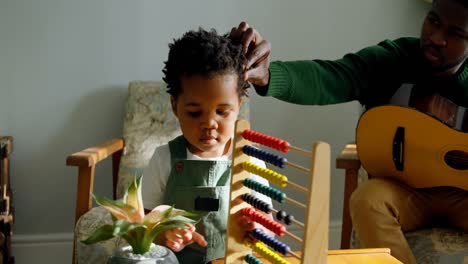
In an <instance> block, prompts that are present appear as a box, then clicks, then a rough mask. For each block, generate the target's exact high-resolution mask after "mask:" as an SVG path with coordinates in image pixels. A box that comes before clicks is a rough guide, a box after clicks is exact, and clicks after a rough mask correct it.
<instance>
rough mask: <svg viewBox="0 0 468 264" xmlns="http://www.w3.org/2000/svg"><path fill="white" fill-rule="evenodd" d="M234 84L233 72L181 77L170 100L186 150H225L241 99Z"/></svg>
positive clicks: (220, 152) (215, 154)
mask: <svg viewBox="0 0 468 264" xmlns="http://www.w3.org/2000/svg"><path fill="white" fill-rule="evenodd" d="M237 85H238V83H237V75H235V74H223V75H213V76H210V77H203V76H198V75H196V76H187V77H182V79H181V86H182V92H181V93H180V94H179V96H178V98H177V100H176V99H175V98H174V97H171V103H172V109H173V111H174V114H175V115H176V116H177V118H178V119H179V123H180V127H181V130H182V133H183V134H184V137H185V138H186V139H187V141H188V143H189V146H188V148H189V150H190V152H192V153H193V154H195V155H197V156H200V157H204V158H212V157H219V156H222V155H223V154H225V153H226V152H227V151H228V150H229V147H230V140H231V137H232V136H233V134H234V124H235V121H236V119H237V115H238V114H239V107H240V103H241V100H240V99H239V94H238V92H237Z"/></svg>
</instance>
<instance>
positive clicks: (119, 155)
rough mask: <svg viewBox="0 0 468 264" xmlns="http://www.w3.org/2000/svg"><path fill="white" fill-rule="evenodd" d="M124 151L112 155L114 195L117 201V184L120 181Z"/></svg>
mask: <svg viewBox="0 0 468 264" xmlns="http://www.w3.org/2000/svg"><path fill="white" fill-rule="evenodd" d="M122 153H123V149H121V150H119V151H117V152H115V153H114V154H112V195H113V197H114V200H117V183H118V181H119V166H120V159H121V158H122Z"/></svg>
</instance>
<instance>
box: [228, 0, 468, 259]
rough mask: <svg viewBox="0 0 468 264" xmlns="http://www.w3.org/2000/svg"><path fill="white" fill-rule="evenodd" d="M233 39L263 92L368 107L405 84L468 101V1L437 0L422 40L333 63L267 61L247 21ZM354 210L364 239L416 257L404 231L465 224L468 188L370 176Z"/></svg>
mask: <svg viewBox="0 0 468 264" xmlns="http://www.w3.org/2000/svg"><path fill="white" fill-rule="evenodd" d="M231 37H232V38H234V39H238V40H239V41H241V42H242V43H243V45H244V48H245V52H246V56H247V57H248V63H247V65H246V69H247V70H246V73H245V78H246V79H247V80H248V81H250V82H251V83H252V84H254V87H255V89H256V91H257V93H258V94H260V95H267V96H273V97H275V98H278V99H280V100H284V101H287V102H292V103H297V104H335V103H341V102H347V101H352V100H358V101H359V102H360V103H362V104H363V105H364V106H365V107H366V108H368V109H369V108H371V107H374V106H378V105H382V104H388V103H389V102H390V101H391V99H392V98H394V94H395V93H396V92H397V91H398V90H399V89H400V87H402V86H404V85H406V84H408V85H411V86H412V92H411V94H416V95H417V94H423V95H428V94H438V95H441V96H443V97H445V98H447V99H449V100H451V101H452V102H454V103H455V104H456V105H459V106H463V107H468V62H467V61H468V60H467V58H468V1H467V0H434V1H433V4H432V8H431V10H430V11H429V12H428V14H427V16H426V19H425V21H424V24H423V26H422V30H421V36H420V39H418V38H400V39H397V40H394V41H389V40H386V41H383V42H381V43H379V44H378V45H376V46H371V47H367V48H364V49H362V50H361V51H359V52H357V53H354V54H347V55H345V56H344V57H343V58H342V59H339V60H336V61H323V60H310V61H290V62H272V63H271V64H270V63H269V57H268V56H269V54H270V51H271V48H270V44H269V42H268V41H266V40H264V39H263V38H262V37H261V36H260V34H259V33H258V32H257V31H256V30H255V29H253V28H250V27H249V26H248V25H247V24H246V23H245V22H242V23H241V24H240V25H239V26H238V27H235V28H233V29H232V31H231ZM465 122H468V121H465ZM375 176H378V175H375ZM422 176H423V175H422ZM441 177H443V175H441ZM350 208H351V217H352V220H353V225H354V228H355V230H356V232H357V233H358V236H359V238H360V240H361V242H362V245H363V246H364V247H389V248H390V249H391V251H392V255H394V256H395V257H396V258H398V259H399V260H401V261H402V262H403V263H410V264H411V263H416V260H415V257H414V256H413V254H412V252H411V249H410V248H409V246H408V243H407V242H406V240H405V237H404V235H403V232H405V231H408V230H412V229H416V228H419V227H424V226H433V225H436V224H444V225H449V226H452V227H456V228H460V229H463V230H468V210H467V209H468V192H467V191H464V190H461V189H457V188H454V187H435V188H425V189H413V188H411V187H409V186H407V185H405V184H402V183H400V182H396V181H392V180H386V179H382V178H373V179H371V180H369V181H366V182H365V183H364V184H362V185H360V186H359V188H358V189H357V190H356V191H355V192H354V194H353V196H352V199H351V202H350ZM435 219H437V221H435Z"/></svg>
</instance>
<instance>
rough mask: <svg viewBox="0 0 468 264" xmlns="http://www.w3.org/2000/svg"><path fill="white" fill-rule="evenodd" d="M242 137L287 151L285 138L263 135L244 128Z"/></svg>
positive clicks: (287, 145)
mask: <svg viewBox="0 0 468 264" xmlns="http://www.w3.org/2000/svg"><path fill="white" fill-rule="evenodd" d="M242 137H243V138H245V139H247V140H250V141H252V142H255V143H259V144H262V145H264V146H267V147H270V148H274V149H277V150H279V151H282V152H285V153H287V152H288V151H289V143H288V142H287V141H286V140H283V139H279V138H275V137H272V136H269V135H265V134H262V133H259V132H257V131H253V130H249V129H246V130H244V131H243V132H242Z"/></svg>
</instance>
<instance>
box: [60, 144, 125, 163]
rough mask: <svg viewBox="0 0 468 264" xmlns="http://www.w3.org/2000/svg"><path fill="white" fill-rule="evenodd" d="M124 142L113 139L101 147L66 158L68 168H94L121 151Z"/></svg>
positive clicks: (88, 149)
mask: <svg viewBox="0 0 468 264" xmlns="http://www.w3.org/2000/svg"><path fill="white" fill-rule="evenodd" d="M123 147H124V141H123V139H121V138H114V139H112V140H110V141H108V142H106V143H104V144H102V145H99V146H95V147H91V148H87V149H85V150H82V151H79V152H76V153H73V154H71V155H70V156H68V157H67V165H68V166H78V167H80V166H86V167H91V166H95V165H96V164H97V163H99V162H100V161H102V160H104V159H106V158H107V157H109V156H110V155H112V154H114V153H115V152H117V151H119V150H122V149H123Z"/></svg>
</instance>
